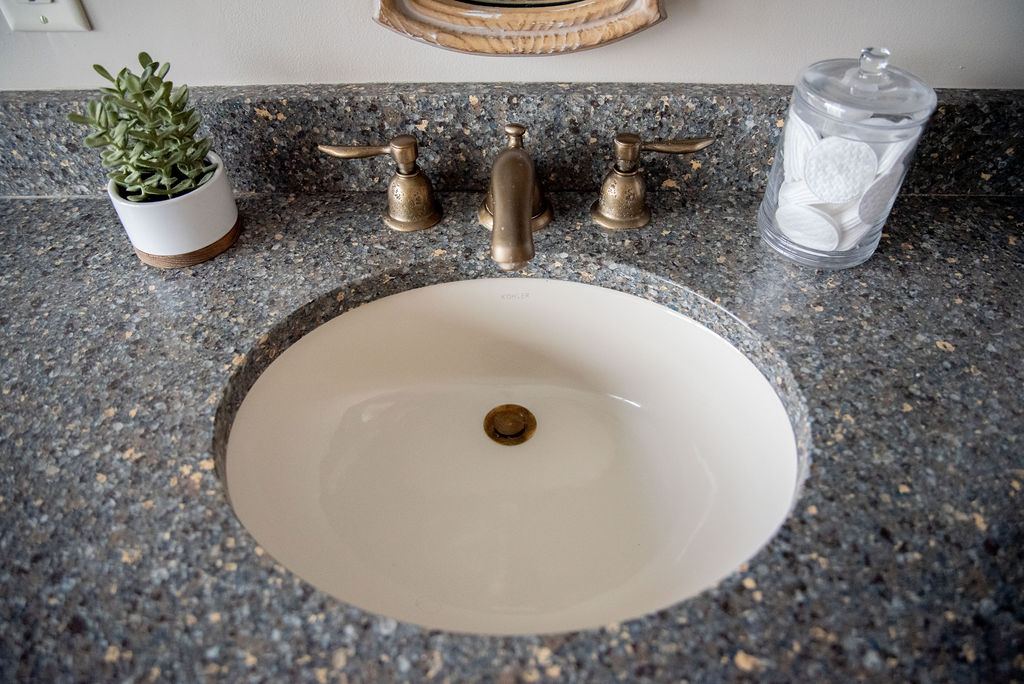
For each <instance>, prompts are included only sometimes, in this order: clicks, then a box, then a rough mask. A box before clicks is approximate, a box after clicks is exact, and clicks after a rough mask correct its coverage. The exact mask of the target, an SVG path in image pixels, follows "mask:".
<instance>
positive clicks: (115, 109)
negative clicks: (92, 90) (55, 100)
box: [68, 52, 241, 268]
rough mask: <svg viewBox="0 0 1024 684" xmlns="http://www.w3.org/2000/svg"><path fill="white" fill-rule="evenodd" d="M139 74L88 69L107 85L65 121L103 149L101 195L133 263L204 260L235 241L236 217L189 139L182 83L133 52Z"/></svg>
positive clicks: (208, 162)
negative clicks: (177, 84) (104, 181)
mask: <svg viewBox="0 0 1024 684" xmlns="http://www.w3.org/2000/svg"><path fill="white" fill-rule="evenodd" d="M139 64H140V65H141V66H142V73H141V74H134V73H132V72H131V71H129V70H128V69H127V68H124V69H122V70H121V71H120V72H119V73H118V74H117V76H111V75H110V72H108V71H107V70H106V69H104V68H103V67H102V66H100V65H98V64H96V65H93V68H94V69H95V70H96V72H97V73H98V74H99V75H100V76H102V77H103V78H105V79H107V80H108V81H110V83H111V86H109V87H104V88H100V92H101V93H102V95H101V97H100V98H99V99H97V100H93V101H91V102H89V103H88V106H87V107H86V113H85V114H84V115H83V114H77V113H75V114H69V115H68V118H69V119H70V120H71V121H73V122H75V123H80V124H86V125H88V126H90V127H91V128H92V129H93V132H92V133H91V134H90V135H89V136H88V137H86V138H85V145H86V146H87V147H97V148H103V152H102V153H101V157H102V160H103V167H104V168H106V169H109V170H110V172H109V173H108V174H107V177H108V178H109V179H110V180H109V182H108V184H107V194H108V195H109V196H110V201H111V202H112V203H113V204H114V209H115V210H116V211H117V215H118V216H119V217H120V219H121V223H122V225H124V229H125V232H127V233H128V239H129V240H131V242H132V245H133V246H134V247H135V253H136V254H138V255H139V258H140V259H141V260H142V261H143V262H144V263H147V264H150V265H152V266H159V267H161V268H174V267H181V266H191V265H193V264H198V263H199V262H201V261H206V260H207V259H210V258H212V257H214V256H216V255H217V254H220V253H221V252H223V251H224V250H225V249H227V248H228V247H230V246H231V245H232V243H234V241H235V240H236V239H237V238H238V234H239V232H240V230H241V219H240V217H239V215H238V208H237V207H236V205H235V199H234V195H233V194H232V192H231V183H230V181H229V180H228V177H227V174H225V172H224V163H223V161H222V160H221V158H220V157H219V156H217V155H216V154H214V153H213V152H212V151H210V141H209V139H207V138H200V137H198V136H197V133H196V132H197V130H198V128H199V122H200V116H199V113H198V112H196V111H195V109H189V108H187V107H188V96H189V91H188V86H186V85H182V86H180V87H178V88H174V86H173V84H172V83H171V81H165V80H164V76H166V75H167V71H168V70H169V69H170V64H167V63H164V64H160V63H158V62H156V61H154V60H153V59H152V58H151V57H150V56H149V55H148V54H147V53H145V52H142V53H139Z"/></svg>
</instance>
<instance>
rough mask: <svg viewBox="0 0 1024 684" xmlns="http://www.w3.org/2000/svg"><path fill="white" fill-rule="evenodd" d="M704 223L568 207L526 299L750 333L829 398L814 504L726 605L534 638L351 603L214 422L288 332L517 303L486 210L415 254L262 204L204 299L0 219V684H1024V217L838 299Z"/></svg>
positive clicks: (103, 253)
mask: <svg viewBox="0 0 1024 684" xmlns="http://www.w3.org/2000/svg"><path fill="white" fill-rule="evenodd" d="M688 193H689V195H690V197H689V199H688V201H687V202H685V203H684V202H682V201H681V197H680V194H679V193H678V192H672V191H665V192H659V193H655V194H654V195H653V204H654V213H655V220H654V224H653V226H652V227H650V228H648V229H645V230H643V231H638V232H629V233H618V234H613V233H606V232H603V231H601V230H599V229H597V228H596V227H595V226H593V225H592V224H591V223H590V221H589V217H588V215H587V212H586V209H587V206H588V204H589V202H590V201H591V199H592V197H590V196H589V195H585V194H575V193H555V194H554V195H553V201H554V204H555V208H556V211H557V219H556V221H555V223H553V224H552V226H551V227H550V228H549V229H548V230H546V231H545V232H543V233H539V234H538V241H537V247H538V255H537V258H536V259H535V260H534V261H533V262H532V265H531V266H530V268H529V269H528V272H527V273H528V275H525V276H523V275H520V276H514V277H534V278H546V277H550V278H567V279H572V280H581V281H584V282H592V283H595V284H599V285H609V286H614V287H617V288H619V289H624V290H626V291H630V290H631V289H633V290H640V289H642V286H641V285H639V284H635V285H634V284H632V283H634V282H637V283H638V282H639V280H640V278H639V276H638V274H644V273H650V274H653V275H654V276H659V277H664V278H668V279H670V280H672V281H675V282H676V283H679V284H681V285H683V286H685V287H687V288H689V289H691V290H693V291H695V292H696V293H698V294H700V295H703V296H704V297H707V298H709V299H711V300H713V301H715V302H718V303H719V304H721V305H722V306H723V307H725V308H727V309H728V310H729V311H731V312H732V313H734V314H735V315H736V316H738V317H739V318H740V319H742V320H743V321H744V322H746V323H747V324H748V325H749V326H750V327H751V328H752V329H753V330H754V332H755V333H756V334H758V335H760V336H762V337H763V338H764V339H765V340H766V341H767V342H768V344H770V345H771V346H772V347H773V348H774V349H775V350H776V351H777V352H778V353H779V354H780V355H781V356H782V357H783V358H784V359H785V360H786V361H787V362H788V365H789V367H790V368H791V370H792V372H793V375H794V377H795V379H796V381H797V383H798V384H799V386H800V388H801V390H802V392H803V394H804V398H805V400H806V403H807V407H808V409H809V412H810V418H811V422H812V425H813V466H812V469H811V473H810V477H809V479H808V480H807V483H806V487H805V489H804V491H803V494H802V498H801V499H800V501H799V502H798V504H797V507H796V509H795V511H794V513H793V515H792V516H791V518H790V519H789V521H788V522H787V523H786V524H785V526H784V527H783V529H782V531H781V532H780V534H779V535H778V536H777V537H776V538H775V539H774V540H773V541H772V542H771V543H770V544H769V545H768V546H767V547H766V548H765V549H764V550H762V551H761V552H760V553H759V554H758V555H757V556H755V557H754V558H753V559H752V560H751V561H750V563H749V564H747V565H745V566H743V567H742V568H740V569H739V570H738V571H737V572H735V573H734V574H733V575H731V576H729V577H728V578H727V579H725V580H723V581H722V582H721V583H720V584H719V585H718V586H717V587H716V588H714V589H711V590H709V591H707V592H705V593H704V594H702V595H700V596H698V597H697V598H695V599H693V600H690V601H688V602H685V603H683V604H680V605H677V606H674V607H672V608H669V609H667V610H664V611H662V612H660V613H657V614H654V615H650V616H648V617H646V618H643V619H639V620H634V621H630V622H625V623H622V624H618V625H609V626H607V627H605V628H603V629H598V630H592V631H586V632H581V633H573V634H560V635H549V636H537V637H523V638H485V637H478V636H467V635H458V634H450V633H444V632H436V631H426V630H422V629H420V628H417V627H415V626H412V625H407V624H401V623H399V624H396V623H395V622H394V621H392V620H389V619H385V618H380V617H377V616H373V615H369V614H366V613H363V612H361V611H359V610H357V609H355V608H352V607H350V606H347V605H345V604H343V603H341V602H339V601H337V600H334V599H332V598H329V597H326V596H324V595H323V594H321V593H319V592H318V591H316V590H314V589H312V588H310V587H309V586H308V585H306V584H305V583H303V582H302V581H301V580H299V579H297V578H296V577H294V576H293V575H292V574H291V573H290V572H288V571H287V570H285V569H284V568H282V567H280V566H279V565H277V564H276V563H275V562H274V561H273V560H272V559H271V558H270V557H269V556H268V555H267V554H265V553H263V552H262V550H261V549H259V548H258V547H257V546H256V544H255V542H254V541H253V540H252V538H251V537H250V536H249V535H248V534H247V532H246V531H245V530H244V529H243V528H242V527H241V526H240V524H239V523H238V521H237V520H236V519H235V517H234V515H233V514H232V511H231V509H230V507H229V505H228V504H227V503H226V501H225V498H224V494H223V491H222V488H221V485H220V482H219V481H218V478H217V476H216V474H215V470H214V446H213V442H214V432H215V416H216V414H217V410H218V404H219V402H220V400H221V398H222V397H223V396H224V394H225V391H226V388H227V387H228V385H229V382H230V380H231V378H232V377H233V375H235V374H236V373H238V372H239V368H240V367H243V366H244V365H245V357H244V356H243V355H247V354H250V355H251V353H252V350H253V349H254V348H258V347H259V344H260V339H261V337H262V336H263V335H264V334H265V333H267V332H268V331H269V330H271V329H272V328H274V327H275V326H277V325H280V324H281V323H282V321H285V320H286V319H287V318H288V316H289V315H290V314H292V312H293V311H295V310H296V309H299V308H300V307H303V306H305V305H307V304H308V303H310V302H313V301H322V300H323V299H324V297H325V296H335V297H336V298H338V299H340V300H341V301H342V305H341V306H346V305H351V304H352V303H353V302H356V301H358V300H359V299H360V298H366V297H368V296H372V293H373V292H375V291H379V290H380V289H381V288H384V289H387V290H389V291H393V290H396V289H405V288H408V287H414V286H418V285H423V284H429V283H434V282H440V281H446V280H452V279H460V278H475V277H487V276H494V275H497V274H498V271H497V269H496V268H495V267H494V266H493V265H492V264H491V263H490V262H489V260H488V258H487V234H486V232H484V231H483V230H482V229H480V228H478V227H476V226H475V223H474V222H472V221H471V220H470V218H471V217H472V216H473V215H474V208H475V205H476V202H477V201H478V199H479V198H478V196H477V195H474V194H469V193H445V194H444V195H443V202H444V204H445V209H446V214H447V218H446V219H445V221H444V222H443V223H442V224H441V225H440V226H439V227H437V228H435V229H433V230H431V231H427V232H424V233H419V234H398V233H392V232H390V231H387V230H386V229H384V227H383V226H382V225H381V223H380V221H379V220H378V218H377V215H378V211H379V209H380V202H381V199H382V198H381V196H380V195H379V194H376V193H364V194H359V193H350V194H341V195H337V196H285V195H274V194H257V195H249V196H247V197H244V198H243V199H242V200H241V201H240V207H241V210H242V212H243V213H244V215H245V217H246V220H247V224H246V229H245V231H244V233H243V235H242V237H241V239H240V241H239V242H238V244H237V245H235V246H234V247H233V248H232V249H230V250H229V251H228V252H227V253H225V254H223V255H221V256H220V257H218V258H216V259H214V260H213V261H210V262H207V263H205V264H201V265H199V266H196V267H194V268H192V269H188V270H183V271H160V270H157V269H153V268H149V267H145V266H143V265H141V264H140V263H139V262H138V260H137V259H136V257H135V256H134V254H133V253H132V252H131V250H130V248H129V245H128V243H127V241H126V239H125V237H124V235H123V232H122V230H121V228H120V226H119V224H118V223H117V219H116V217H115V216H114V213H113V211H112V209H111V207H110V205H109V204H108V203H107V202H106V201H105V200H104V199H100V198H95V199H92V198H85V199H65V200H57V199H35V200H33V199H25V200H20V199H7V200H2V201H0V245H2V248H0V292H2V297H3V305H2V308H0V322H2V324H3V331H4V332H3V346H2V349H0V407H2V409H0V521H2V525H0V680H3V681H17V680H47V681H85V680H108V679H109V680H117V681H166V680H195V679H203V678H209V679H222V680H226V681H249V680H253V681H258V680H272V681H319V682H324V681H339V680H341V681H344V680H345V679H346V678H347V679H348V680H349V681H389V680H398V681H404V680H410V681H423V680H433V681H447V680H451V681H459V680H484V681H503V682H511V681H538V680H564V681H583V680H587V681H607V680H624V681H646V680H652V681H655V680H656V681H661V680H672V681H679V680H682V679H686V680H691V681H721V680H737V679H745V678H755V679H759V680H764V681H794V680H802V681H822V680H849V679H853V678H864V679H872V680H895V681H908V680H909V681H951V680H955V681H973V680H976V681H1008V680H1013V679H1018V680H1024V598H1022V591H1024V589H1022V587H1024V566H1022V564H1021V563H1020V559H1019V554H1020V549H1021V545H1022V540H1024V524H1022V515H1021V510H1022V502H1024V492H1022V491H1021V489H1022V486H1024V484H1022V483H1024V446H1022V434H1024V408H1022V404H1024V401H1022V399H1024V384H1022V383H1024V366H1022V364H1021V358H1022V352H1024V350H1022V344H1024V329H1022V326H1024V310H1022V306H1021V301H1022V299H1024V201H1022V200H1021V199H1019V198H1017V199H1014V198H1001V199H984V198H976V199H965V198H952V199H946V200H942V199H936V198H934V197H931V198H922V197H912V196H906V197H904V198H902V199H901V200H900V202H899V203H898V204H897V207H896V209H895V211H894V213H893V216H892V218H891V219H890V222H889V225H888V227H887V230H886V237H884V238H883V240H882V243H881V246H880V247H879V250H878V252H877V253H876V255H875V256H874V257H873V258H872V259H871V260H870V261H868V262H867V263H866V264H864V265H863V266H861V267H858V268H854V269H850V270H847V271H840V272H821V271H814V270H809V269H805V268H800V267H797V266H794V265H791V264H789V263H788V262H785V261H783V260H782V259H780V258H778V257H776V256H775V255H774V254H773V253H771V252H770V251H768V250H767V249H766V248H765V247H763V246H762V245H761V244H760V243H759V241H758V239H757V235H756V231H755V229H754V226H755V222H756V219H755V215H756V210H757V205H758V202H759V200H760V196H759V195H758V194H757V193H752V192H748V193H730V194H717V195H716V194H713V193H710V192H702V191H700V190H694V191H692V192H691V191H688ZM385 286H386V287H385ZM368 293H369V294H368ZM337 295H344V296H340V297H338V296H337Z"/></svg>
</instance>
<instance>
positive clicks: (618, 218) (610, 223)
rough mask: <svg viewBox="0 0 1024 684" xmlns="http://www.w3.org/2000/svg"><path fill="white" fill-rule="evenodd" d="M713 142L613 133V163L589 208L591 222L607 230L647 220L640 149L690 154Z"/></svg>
mask: <svg viewBox="0 0 1024 684" xmlns="http://www.w3.org/2000/svg"><path fill="white" fill-rule="evenodd" d="M714 141H715V139H714V138H685V139H683V140H651V141H648V142H644V141H642V140H641V139H640V136H638V135H637V134H636V133H619V134H618V135H616V136H615V164H614V166H612V168H611V171H609V172H608V175H607V176H606V177H605V179H604V183H602V184H601V194H600V195H599V196H598V200H597V201H596V202H594V204H593V205H592V206H591V207H590V215H591V217H593V219H594V221H595V222H596V223H597V224H598V225H600V226H602V227H604V228H608V229H609V230H628V229H630V228H642V227H643V226H646V225H647V224H648V223H650V222H651V210H650V209H649V208H648V207H647V188H646V187H645V184H644V177H643V174H641V173H640V170H639V166H640V153H641V152H648V151H649V152H664V153H668V154H690V153H692V152H698V151H700V150H703V149H704V148H705V147H707V146H708V145H710V144H711V143H713V142H714Z"/></svg>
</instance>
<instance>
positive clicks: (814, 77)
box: [796, 47, 936, 126]
mask: <svg viewBox="0 0 1024 684" xmlns="http://www.w3.org/2000/svg"><path fill="white" fill-rule="evenodd" d="M890 54H891V53H890V52H889V50H887V49H886V48H873V47H869V48H864V49H863V50H861V54H860V59H859V60H857V59H830V60H826V61H823V62H816V63H814V64H812V65H810V66H809V67H807V68H806V69H804V71H803V72H802V73H801V74H800V77H799V78H798V79H797V84H796V90H797V92H799V93H800V94H802V95H803V96H804V98H805V99H806V100H807V101H808V102H809V103H810V104H811V105H812V106H814V107H816V108H817V109H820V110H821V111H823V112H825V113H826V114H829V115H831V116H834V117H836V118H838V119H841V120H843V121H851V122H853V121H863V120H865V119H869V118H872V117H873V118H875V119H881V120H885V121H888V122H891V124H892V125H895V126H899V125H901V124H904V125H919V124H922V123H923V122H924V121H926V120H927V119H928V117H929V116H931V113H932V112H933V111H935V105H936V97H935V91H934V90H932V88H931V87H929V86H928V85H927V84H926V83H924V82H923V81H922V80H921V79H919V78H917V77H916V76H914V75H913V74H911V73H909V72H907V71H904V70H902V69H900V68H898V67H894V66H891V65H890V64H889V56H890ZM878 123H881V121H879V122H878Z"/></svg>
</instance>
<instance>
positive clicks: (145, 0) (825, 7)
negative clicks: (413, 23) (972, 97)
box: [0, 0, 1024, 90]
mask: <svg viewBox="0 0 1024 684" xmlns="http://www.w3.org/2000/svg"><path fill="white" fill-rule="evenodd" d="M57 1H58V2H60V1H61V0H57ZM83 1H84V4H85V8H86V12H87V13H88V15H89V17H90V19H91V20H92V24H93V27H94V29H95V30H93V31H91V32H89V33H25V32H17V33H13V32H11V31H10V29H9V28H8V27H7V25H6V22H4V21H2V20H0V90H19V89H27V90H35V89H51V88H91V87H93V86H96V85H99V78H98V77H97V76H96V75H95V74H94V73H93V72H92V69H91V68H90V65H91V64H92V63H93V62H99V63H100V64H103V65H105V66H107V67H109V68H111V70H114V69H117V68H119V67H120V66H124V65H126V64H131V65H133V66H134V65H135V55H136V54H137V53H138V51H140V50H147V51H149V52H150V53H151V54H152V55H153V57H155V58H156V59H159V60H161V61H170V62H171V63H172V65H173V69H172V71H171V77H172V78H173V79H174V80H176V81H178V82H188V83H189V84H191V85H237V84H272V83H360V82H377V81H395V82H403V81H448V82H458V81H633V82H649V81H668V82H696V83H792V82H793V78H794V77H795V75H796V74H797V72H798V71H799V70H800V69H801V68H802V67H803V66H805V65H807V64H809V63H811V62H814V61H817V60H819V59H827V58H832V57H843V56H850V57H854V56H856V55H857V54H859V49H860V48H861V47H864V46H868V45H880V46H885V47H889V48H890V49H892V51H893V63H894V64H896V65H898V66H901V67H903V68H905V69H907V70H909V71H911V72H913V73H915V74H917V75H918V76H920V77H921V78H922V79H924V80H925V81H926V82H928V83H929V84H931V85H933V86H936V87H951V88H952V87H961V88H1024V47H1022V39H1024V0H984V1H982V2H964V1H963V0H890V1H888V2H884V1H879V0H859V1H856V2H855V1H852V0H778V1H777V2H766V1H764V0H664V5H665V7H666V9H667V11H668V19H667V20H666V21H664V22H662V23H661V24H659V25H658V26H655V27H653V28H651V29H648V30H647V31H645V32H642V33H640V34H637V35H636V36H633V37H631V38H627V39H625V40H623V41H620V42H619V43H616V44H613V45H610V46H607V47H603V48H598V49H596V50H591V51H587V52H581V53H576V54H570V55H558V56H548V57H514V58H507V57H506V58H499V57H476V56H469V55H462V54H458V53H454V52H449V51H446V50H442V49H439V48H434V47H430V46H426V45H422V44H420V43H417V42H414V41H412V40H410V39H407V38H404V37H401V36H399V35H398V34H396V33H393V32H391V31H390V30H388V29H385V28H383V27H381V26H379V25H378V24H376V23H375V22H373V21H372V16H373V14H374V12H375V8H376V0H159V1H158V0H83Z"/></svg>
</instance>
